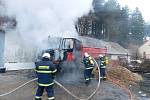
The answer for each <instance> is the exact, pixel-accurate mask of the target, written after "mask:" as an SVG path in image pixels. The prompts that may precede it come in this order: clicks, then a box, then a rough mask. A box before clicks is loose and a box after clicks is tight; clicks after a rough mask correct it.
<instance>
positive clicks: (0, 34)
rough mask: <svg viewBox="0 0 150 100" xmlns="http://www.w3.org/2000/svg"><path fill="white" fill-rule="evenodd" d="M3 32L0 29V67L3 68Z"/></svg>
mask: <svg viewBox="0 0 150 100" xmlns="http://www.w3.org/2000/svg"><path fill="white" fill-rule="evenodd" d="M4 45H5V33H4V31H1V30H0V68H4Z"/></svg>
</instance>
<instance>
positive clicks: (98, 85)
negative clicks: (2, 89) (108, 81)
mask: <svg viewBox="0 0 150 100" xmlns="http://www.w3.org/2000/svg"><path fill="white" fill-rule="evenodd" d="M93 60H94V62H95V64H96V67H98V64H97V62H96V60H95V59H94V58H93ZM98 73H99V77H98V84H97V87H96V89H95V90H94V91H93V92H92V93H91V95H90V96H88V97H87V98H81V97H78V96H76V95H75V94H73V93H72V92H70V91H69V90H68V89H67V88H65V87H64V86H63V85H62V84H61V83H59V82H58V81H56V80H54V82H55V83H56V84H57V85H58V86H60V87H61V88H62V89H64V90H65V91H66V92H67V93H68V94H69V95H71V96H72V97H74V98H75V99H76V100H90V99H91V98H92V97H93V96H94V95H95V94H96V93H97V91H98V89H99V87H100V68H99V67H98ZM36 80H37V78H35V79H32V80H30V81H28V82H26V83H24V84H22V85H20V86H18V87H17V88H15V89H14V90H12V91H9V92H7V93H4V94H0V97H3V96H7V95H9V94H12V93H14V92H15V91H17V90H19V89H21V88H23V87H24V86H26V85H27V84H30V83H32V82H34V81H36Z"/></svg>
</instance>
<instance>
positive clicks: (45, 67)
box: [35, 53, 57, 100]
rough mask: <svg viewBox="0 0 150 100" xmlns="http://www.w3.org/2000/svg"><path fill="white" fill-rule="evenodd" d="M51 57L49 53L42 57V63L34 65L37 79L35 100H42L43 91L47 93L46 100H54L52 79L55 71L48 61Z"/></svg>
mask: <svg viewBox="0 0 150 100" xmlns="http://www.w3.org/2000/svg"><path fill="white" fill-rule="evenodd" d="M50 59H51V56H50V54H49V53H44V54H43V55H42V61H38V62H36V63H35V65H36V68H35V71H36V73H37V77H38V89H37V92H36V95H35V100H42V98H41V97H42V95H43V92H44V89H45V90H46V92H47V96H48V100H54V90H53V85H54V81H53V80H54V77H55V73H56V71H57V69H56V68H55V66H54V64H53V63H52V61H51V60H50Z"/></svg>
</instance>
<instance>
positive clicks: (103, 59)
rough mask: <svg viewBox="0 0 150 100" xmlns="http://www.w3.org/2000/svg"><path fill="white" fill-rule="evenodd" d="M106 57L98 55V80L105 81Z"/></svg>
mask: <svg viewBox="0 0 150 100" xmlns="http://www.w3.org/2000/svg"><path fill="white" fill-rule="evenodd" d="M106 63H107V61H106V57H105V56H103V55H101V54H100V55H99V67H100V79H103V80H106Z"/></svg>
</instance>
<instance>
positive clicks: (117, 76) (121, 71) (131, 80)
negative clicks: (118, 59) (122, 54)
mask: <svg viewBox="0 0 150 100" xmlns="http://www.w3.org/2000/svg"><path fill="white" fill-rule="evenodd" d="M107 75H108V77H109V78H110V79H113V80H118V81H120V82H122V83H124V84H126V85H129V84H136V83H137V82H139V81H140V80H142V77H141V76H140V75H138V74H136V73H132V72H131V71H129V70H128V69H127V68H125V67H122V66H119V65H118V66H116V67H108V68H107Z"/></svg>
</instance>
